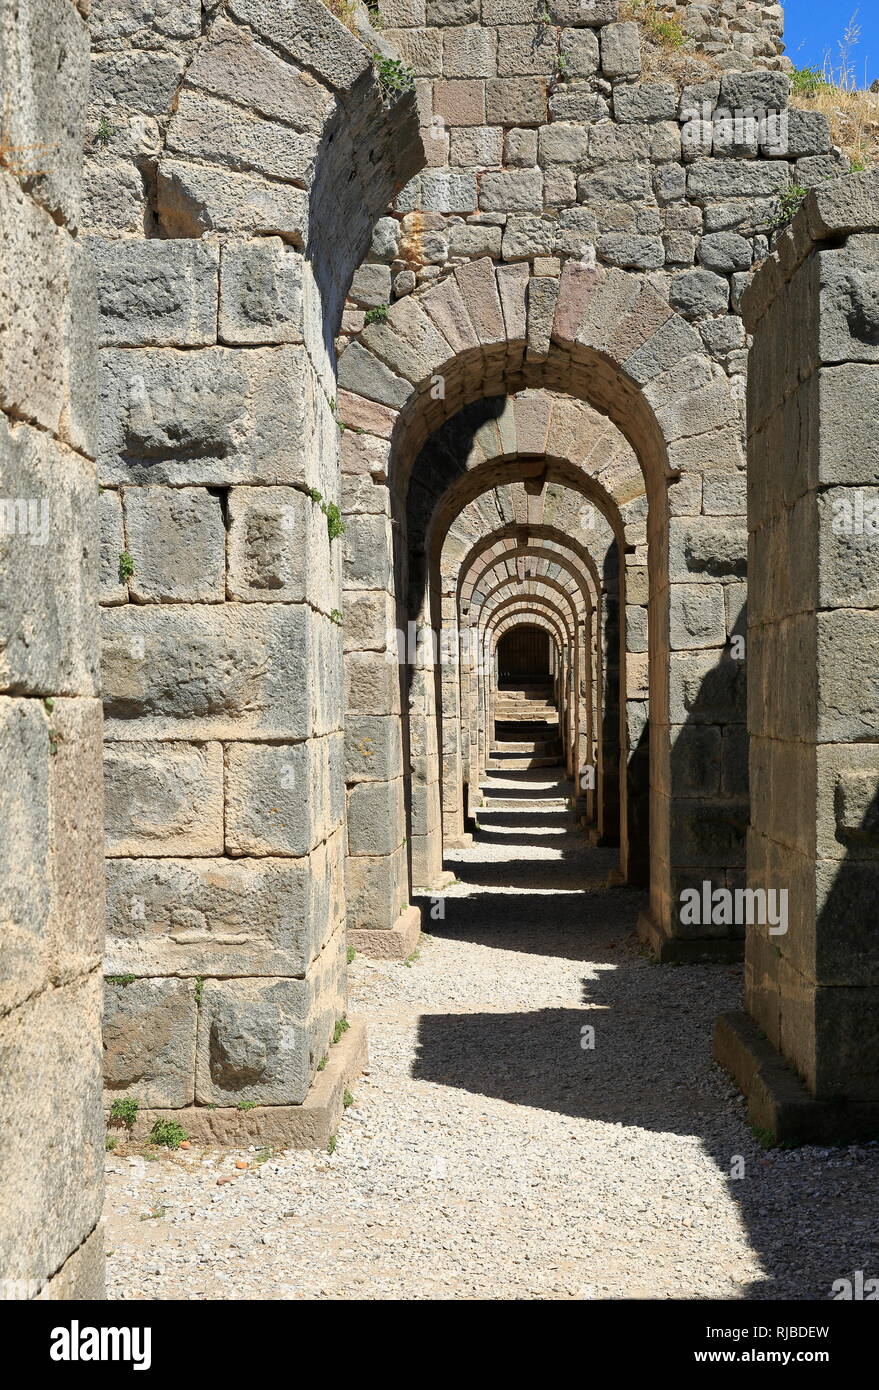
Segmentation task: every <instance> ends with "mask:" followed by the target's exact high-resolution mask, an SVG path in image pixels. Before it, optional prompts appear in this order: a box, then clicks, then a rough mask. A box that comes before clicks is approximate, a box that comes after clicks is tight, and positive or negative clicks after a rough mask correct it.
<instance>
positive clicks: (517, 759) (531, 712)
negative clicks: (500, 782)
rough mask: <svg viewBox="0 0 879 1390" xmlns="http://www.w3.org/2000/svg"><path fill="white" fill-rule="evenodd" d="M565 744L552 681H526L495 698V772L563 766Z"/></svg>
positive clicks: (491, 759)
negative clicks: (560, 730)
mask: <svg viewBox="0 0 879 1390" xmlns="http://www.w3.org/2000/svg"><path fill="white" fill-rule="evenodd" d="M561 764H562V741H561V738H560V737H559V716H558V710H557V709H556V707H555V705H554V704H553V702H552V683H551V682H550V681H522V682H517V683H516V684H515V685H514V686H513V685H510V686H507V687H505V688H501V689H500V690H499V691H498V693H497V696H496V699H495V724H494V744H493V746H492V748H491V752H490V755H489V760H488V770H489V771H492V772H524V771H527V770H529V769H531V768H540V767H560V766H561Z"/></svg>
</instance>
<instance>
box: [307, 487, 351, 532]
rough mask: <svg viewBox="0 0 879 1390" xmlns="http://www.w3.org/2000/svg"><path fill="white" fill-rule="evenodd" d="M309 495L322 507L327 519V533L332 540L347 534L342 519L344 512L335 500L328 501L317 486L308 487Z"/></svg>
mask: <svg viewBox="0 0 879 1390" xmlns="http://www.w3.org/2000/svg"><path fill="white" fill-rule="evenodd" d="M308 495H309V497H310V498H311V500H312V502H314V503H315V504H316V505H317V506H318V507H320V509H321V511H322V512H323V514H324V516H325V517H326V519H327V534H328V536H329V538H330V540H331V541H334V540H337V539H338V537H339V536H343V535H344V534H345V530H346V527H345V523H344V521H343V520H342V513H341V512H340V511H339V508H338V506H337V505H336V503H335V502H326V501H325V500H324V497H323V494H322V493H320V492H318V490H317V488H315V487H312V488H309V489H308Z"/></svg>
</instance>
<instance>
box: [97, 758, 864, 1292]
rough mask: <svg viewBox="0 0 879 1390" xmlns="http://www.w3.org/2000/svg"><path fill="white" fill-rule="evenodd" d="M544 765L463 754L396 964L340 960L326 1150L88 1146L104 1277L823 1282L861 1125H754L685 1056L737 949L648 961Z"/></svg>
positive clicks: (731, 971) (694, 1048)
mask: <svg viewBox="0 0 879 1390" xmlns="http://www.w3.org/2000/svg"><path fill="white" fill-rule="evenodd" d="M555 775H556V774H555V773H554V772H553V771H552V770H544V771H538V772H523V773H519V774H517V775H516V776H515V778H511V777H510V776H509V775H504V776H502V775H496V776H489V778H488V781H487V784H486V787H485V798H484V805H483V806H482V807H481V808H480V809H479V810H478V819H479V827H480V828H479V831H478V833H477V835H476V841H475V844H474V847H473V848H472V849H468V850H460V851H457V852H455V853H453V854H451V855H450V856H449V863H450V864H451V866H452V867H453V868H454V869H455V872H456V873H457V875H458V879H459V881H458V882H457V883H455V884H453V885H452V886H451V887H450V888H449V889H448V890H447V892H446V895H445V898H444V899H442V900H433V902H432V903H431V901H429V900H426V901H425V904H424V906H425V925H426V927H427V928H428V932H429V935H428V937H427V938H426V939H425V940H424V942H423V944H422V947H421V951H420V954H419V955H418V957H417V959H414V960H412V961H411V963H409V964H408V965H407V964H404V963H400V962H377V963H373V962H369V961H366V960H365V959H363V958H362V957H358V958H357V959H356V960H355V962H354V964H353V966H352V968H351V973H352V1009H353V1010H356V1011H357V1012H359V1013H362V1014H365V1015H366V1017H367V1019H368V1022H369V1031H370V1049H371V1061H370V1070H369V1074H368V1075H366V1076H363V1077H360V1078H359V1079H358V1080H357V1082H356V1083H355V1084H354V1091H355V1098H354V1103H353V1104H352V1105H351V1106H350V1108H349V1109H348V1111H347V1113H346V1116H345V1119H344V1121H343V1123H342V1126H341V1128H340V1130H339V1134H338V1139H337V1147H336V1150H335V1152H334V1153H333V1154H332V1155H328V1154H324V1153H310V1152H305V1153H303V1152H298V1153H292V1152H291V1153H286V1154H273V1155H271V1156H269V1157H268V1158H266V1157H265V1155H264V1154H259V1155H257V1154H255V1153H254V1152H253V1151H247V1152H235V1153H220V1152H217V1151H211V1152H209V1151H205V1150H197V1149H193V1150H190V1151H189V1152H188V1153H186V1154H184V1153H178V1154H176V1155H173V1156H169V1157H168V1158H162V1159H160V1160H159V1161H157V1162H152V1163H146V1162H144V1161H143V1160H142V1159H139V1158H137V1157H133V1158H130V1157H119V1156H116V1155H109V1156H108V1165H107V1166H108V1170H109V1175H108V1202H107V1211H106V1220H107V1247H108V1250H109V1251H110V1252H111V1254H110V1257H109V1260H108V1286H109V1292H110V1297H111V1298H115V1299H156V1298H191V1299H200V1298H207V1299H257V1298H270V1299H300V1298H303V1299H310V1298H335V1299H369V1300H372V1299H446V1298H452V1299H471V1298H480V1299H513V1298H525V1299H571V1298H574V1299H590V1298H599V1299H600V1298H632V1297H646V1298H693V1297H698V1298H725V1299H729V1298H734V1299H735V1298H752V1299H763V1298H776V1297H782V1298H794V1299H802V1300H822V1299H827V1298H828V1297H830V1286H831V1284H832V1282H833V1281H834V1280H835V1279H838V1278H844V1277H846V1276H850V1275H851V1272H852V1271H854V1270H856V1269H866V1270H867V1271H868V1272H869V1270H870V1269H871V1268H872V1267H874V1266H875V1265H876V1262H877V1258H879V1240H877V1231H879V1223H877V1220H876V1217H877V1210H876V1208H877V1206H879V1197H877V1193H879V1183H877V1181H876V1179H877V1175H879V1146H877V1145H875V1144H873V1145H870V1144H868V1145H864V1146H860V1147H857V1148H848V1149H835V1150H825V1149H816V1148H804V1149H799V1150H795V1151H790V1152H782V1151H779V1150H772V1151H768V1152H767V1151H764V1150H763V1149H762V1148H761V1147H760V1146H759V1144H758V1143H757V1142H756V1140H755V1138H754V1137H753V1136H752V1134H751V1132H750V1130H749V1128H748V1125H747V1123H746V1120H745V1117H744V1112H743V1105H742V1102H741V1101H740V1099H739V1098H738V1097H737V1096H736V1095H735V1093H733V1092H732V1091H731V1089H730V1085H729V1082H728V1081H727V1080H726V1079H725V1077H724V1076H723V1075H722V1074H721V1072H720V1071H719V1069H717V1068H716V1067H715V1066H714V1065H713V1063H712V1062H711V1057H710V1040H711V1030H712V1024H713V1020H714V1017H715V1015H716V1014H717V1013H718V1012H719V1011H720V1010H722V1009H726V1008H729V1007H731V1006H734V1005H736V1004H737V1002H738V1000H739V998H740V994H741V982H740V978H739V974H740V971H739V968H737V967H729V966H704V965H703V966H683V967H680V968H675V969H673V968H669V967H663V968H660V967H654V966H653V965H652V964H651V962H650V960H649V959H647V958H646V957H645V956H644V955H643V954H642V953H641V952H640V950H639V947H638V945H637V940H636V937H635V935H634V925H635V918H636V915H637V911H638V908H639V906H640V905H641V898H640V895H639V894H637V893H635V892H633V891H631V890H628V889H619V888H615V889H610V890H608V889H607V888H606V887H605V883H606V878H607V873H608V871H609V870H610V869H611V868H612V867H613V866H614V863H615V856H614V852H613V851H612V850H597V849H592V848H589V847H588V846H586V844H585V842H584V839H583V835H582V832H580V831H579V830H577V829H576V828H575V827H574V826H573V824H572V819H571V816H570V813H569V812H568V810H567V807H566V804H565V801H564V800H563V799H562V797H563V796H566V795H567V794H568V792H569V791H570V784H567V783H557V782H553V781H552V780H550V779H551V778H553V777H554V776H555ZM431 906H432V907H433V910H434V911H437V909H438V908H439V907H440V906H442V907H443V908H444V912H445V916H444V918H443V919H439V918H436V919H435V920H430V913H431ZM584 1028H585V1029H589V1028H594V1030H595V1035H594V1047H589V1046H588V1045H587V1046H583V1043H584V1042H585V1043H587V1044H588V1043H589V1041H590V1035H589V1034H588V1032H587V1033H585V1034H584V1032H583V1030H584ZM258 1159H264V1160H265V1161H261V1162H258ZM241 1160H244V1161H247V1162H248V1163H249V1164H250V1167H249V1168H248V1169H246V1170H238V1169H236V1168H235V1163H236V1161H241ZM734 1172H742V1173H743V1176H742V1177H738V1178H735V1177H733V1176H732V1174H733V1173H734ZM233 1173H237V1174H238V1176H237V1177H236V1178H235V1180H234V1181H228V1182H226V1183H223V1184H221V1185H218V1181H217V1180H218V1178H220V1177H229V1178H231V1175H232V1174H233ZM150 1213H156V1214H154V1215H150Z"/></svg>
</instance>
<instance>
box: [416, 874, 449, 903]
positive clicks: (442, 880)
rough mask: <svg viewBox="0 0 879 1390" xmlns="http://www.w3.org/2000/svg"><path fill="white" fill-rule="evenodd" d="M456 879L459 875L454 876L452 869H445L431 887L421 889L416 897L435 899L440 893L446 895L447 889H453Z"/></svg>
mask: <svg viewBox="0 0 879 1390" xmlns="http://www.w3.org/2000/svg"><path fill="white" fill-rule="evenodd" d="M456 878H457V874H453V873H452V871H451V869H443V871H442V873H439V874H437V876H436V878H435V879H434V880H433V883H432V884H431V885H430V887H429V888H419V889H418V890H417V894H416V896H417V897H419V898H435V897H436V896H437V895H438V894H439V893H444V892H445V890H446V889H447V888H451V886H452V884H453V883H454V882H455V880H456ZM413 891H415V890H413Z"/></svg>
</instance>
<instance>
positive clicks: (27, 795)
mask: <svg viewBox="0 0 879 1390" xmlns="http://www.w3.org/2000/svg"><path fill="white" fill-rule="evenodd" d="M86 9H87V6H86V5H85V4H82V5H79V6H78V5H76V4H74V3H72V0H39V3H38V2H37V0H21V2H20V3H18V4H11V3H4V4H2V5H0V94H2V97H3V110H2V116H0V121H2V130H0V135H2V143H0V324H2V331H0V915H2V922H0V1212H2V1214H3V1216H2V1222H0V1299H29V1298H37V1299H68V1298H79V1299H88V1298H101V1297H103V1284H104V1273H103V1248H102V1244H101V1237H100V1229H99V1226H98V1223H99V1220H100V1214H101V1202H102V1197H103V1154H104V1144H103V1130H104V1126H103V1114H102V1108H101V1084H100V1081H101V1046H100V1028H101V983H102V981H101V952H102V948H103V936H104V875H103V813H102V794H101V707H100V699H99V671H98V624H97V601H96V594H97V577H98V547H97V539H96V537H97V524H98V523H97V517H98V489H97V481H96V477H95V464H94V453H95V429H94V421H95V411H94V397H95V324H94V277H93V273H92V269H91V265H90V263H89V260H88V257H87V256H86V255H84V253H83V250H82V245H81V237H80V235H79V232H80V228H81V183H82V177H81V176H82V131H83V124H84V116H85V112H84V106H85V99H86V91H87V86H88V66H89V39H88V29H87V25H86V21H85V11H86Z"/></svg>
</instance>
